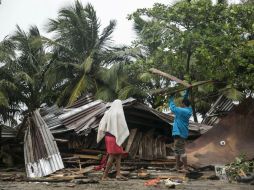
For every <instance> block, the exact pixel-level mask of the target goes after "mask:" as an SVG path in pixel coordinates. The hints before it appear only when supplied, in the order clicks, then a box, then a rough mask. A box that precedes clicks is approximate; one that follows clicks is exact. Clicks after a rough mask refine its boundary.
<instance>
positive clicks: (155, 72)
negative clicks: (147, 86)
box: [149, 68, 191, 88]
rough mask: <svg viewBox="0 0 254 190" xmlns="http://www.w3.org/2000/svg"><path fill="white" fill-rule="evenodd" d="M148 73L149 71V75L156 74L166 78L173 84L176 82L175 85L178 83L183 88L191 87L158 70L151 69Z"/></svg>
mask: <svg viewBox="0 0 254 190" xmlns="http://www.w3.org/2000/svg"><path fill="white" fill-rule="evenodd" d="M149 71H150V72H151V73H153V74H157V75H160V76H162V77H165V78H167V79H170V80H173V81H175V82H177V83H180V84H182V85H183V86H185V87H187V88H190V87H191V85H190V84H188V83H187V82H184V81H182V80H180V79H179V78H177V77H175V76H173V75H170V74H168V73H164V72H162V71H160V70H158V69H155V68H151V69H149Z"/></svg>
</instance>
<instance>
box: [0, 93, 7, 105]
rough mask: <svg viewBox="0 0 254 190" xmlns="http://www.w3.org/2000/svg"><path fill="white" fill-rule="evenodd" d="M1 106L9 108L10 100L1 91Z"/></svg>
mask: <svg viewBox="0 0 254 190" xmlns="http://www.w3.org/2000/svg"><path fill="white" fill-rule="evenodd" d="M0 106H3V107H6V108H7V107H8V106H9V103H8V98H7V97H6V96H5V95H4V93H3V92H1V91H0Z"/></svg>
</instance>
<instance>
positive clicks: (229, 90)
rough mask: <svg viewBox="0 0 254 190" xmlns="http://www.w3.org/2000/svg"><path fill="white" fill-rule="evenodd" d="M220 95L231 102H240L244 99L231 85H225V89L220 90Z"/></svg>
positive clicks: (241, 93)
mask: <svg viewBox="0 0 254 190" xmlns="http://www.w3.org/2000/svg"><path fill="white" fill-rule="evenodd" d="M220 91H221V93H222V94H223V95H224V96H226V97H227V98H229V99H231V100H233V101H241V100H243V98H244V93H243V92H241V91H239V90H237V89H236V88H234V87H233V86H232V85H227V86H226V88H224V89H221V90H220Z"/></svg>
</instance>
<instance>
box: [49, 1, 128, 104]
mask: <svg viewBox="0 0 254 190" xmlns="http://www.w3.org/2000/svg"><path fill="white" fill-rule="evenodd" d="M115 25H116V22H115V21H114V20H112V21H110V23H109V25H108V26H107V27H105V28H104V29H103V30H102V32H101V33H100V32H99V28H100V24H99V20H98V18H97V16H96V12H95V10H94V8H93V6H92V5H91V4H87V5H86V6H85V7H84V6H83V5H82V4H81V2H79V1H76V2H75V4H74V5H73V6H69V7H64V8H63V9H61V10H60V11H59V12H58V17H57V19H55V20H53V19H50V21H49V24H48V32H52V33H53V34H54V40H49V39H47V42H48V43H49V44H50V45H51V47H52V52H53V53H52V54H53V55H52V63H53V64H52V65H51V67H50V69H49V71H48V72H47V78H48V79H50V80H49V83H48V84H47V85H48V88H50V89H53V90H55V91H57V92H58V93H59V98H58V103H59V104H62V105H65V104H72V103H73V102H74V101H75V100H76V99H77V98H78V97H80V96H81V95H82V94H84V93H87V92H90V93H92V94H94V95H96V96H97V97H104V99H108V98H109V97H112V96H113V97H114V92H112V90H110V88H106V86H107V85H106V82H105V78H103V76H105V72H106V71H107V70H108V68H109V67H111V66H112V65H113V64H115V63H116V62H117V61H118V60H119V59H121V60H123V59H124V57H123V56H122V57H121V58H120V57H117V56H116V55H114V56H113V54H114V52H116V50H117V49H116V48H114V47H112V46H111V44H110V42H111V41H110V38H111V34H112V32H113V30H114V28H115ZM118 50H119V49H118ZM102 73H103V75H102Z"/></svg>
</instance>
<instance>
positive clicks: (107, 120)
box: [97, 100, 130, 146]
mask: <svg viewBox="0 0 254 190" xmlns="http://www.w3.org/2000/svg"><path fill="white" fill-rule="evenodd" d="M106 132H108V133H110V134H112V135H114V136H115V138H116V144H117V145H118V146H121V145H122V144H123V142H124V141H125V139H126V138H127V137H128V136H129V134H130V132H129V129H128V126H127V123H126V120H125V116H124V112H123V105H122V101H121V100H115V101H114V102H113V103H112V104H111V107H110V108H109V110H108V111H107V112H106V113H105V114H104V116H103V117H102V119H101V121H100V124H99V129H98V134H97V143H98V142H100V141H101V140H102V139H103V137H104V136H105V133H106Z"/></svg>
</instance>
